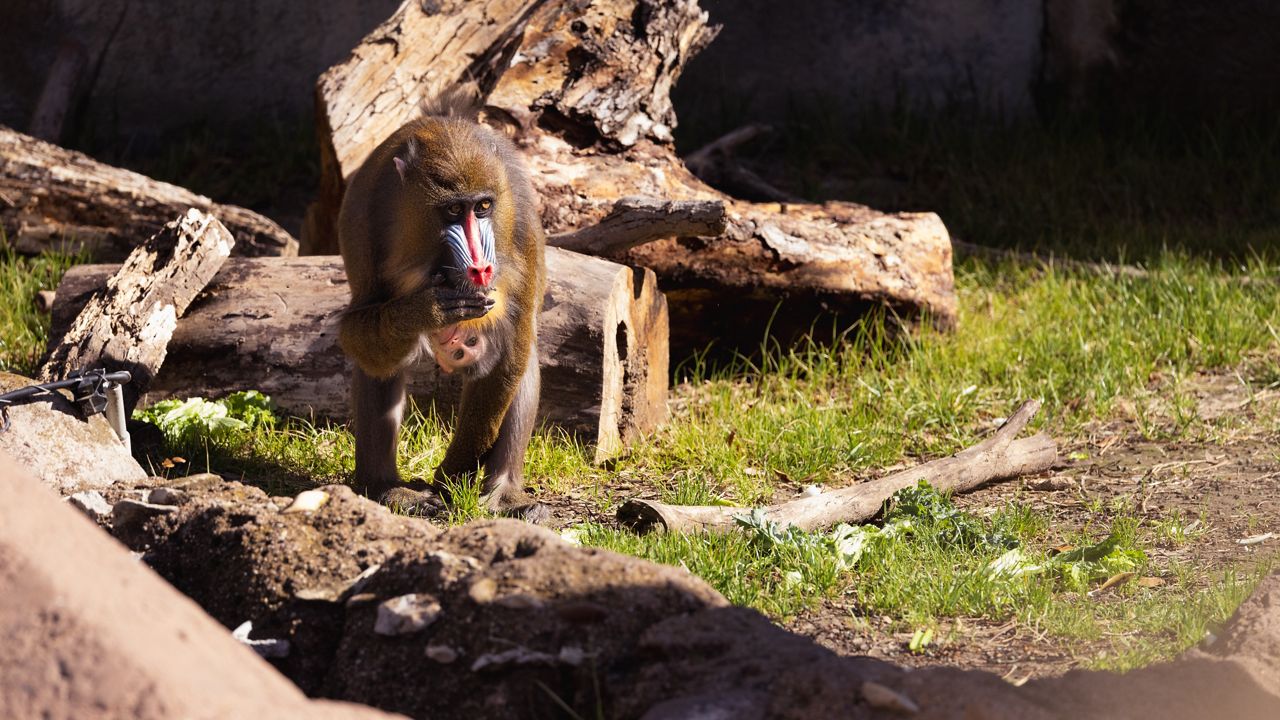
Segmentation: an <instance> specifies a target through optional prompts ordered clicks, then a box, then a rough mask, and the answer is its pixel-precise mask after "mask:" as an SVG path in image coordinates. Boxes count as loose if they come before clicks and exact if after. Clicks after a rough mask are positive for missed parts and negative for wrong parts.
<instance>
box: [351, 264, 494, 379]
mask: <svg viewBox="0 0 1280 720" xmlns="http://www.w3.org/2000/svg"><path fill="white" fill-rule="evenodd" d="M493 304H494V300H493V298H491V297H487V296H486V295H483V294H480V293H477V292H474V291H470V290H456V289H454V288H452V287H449V286H448V281H447V279H444V278H443V276H439V277H436V278H433V281H432V283H431V284H429V285H427V286H426V287H423V288H420V289H418V290H416V291H414V292H411V293H409V294H407V295H404V296H401V297H394V298H392V299H390V300H387V301H384V302H374V303H363V304H355V303H353V304H352V306H351V308H350V309H348V310H347V311H346V312H344V313H343V314H342V318H341V320H340V321H339V325H338V344H339V345H341V346H342V349H343V351H344V352H346V353H347V355H348V356H349V357H350V358H351V359H352V360H354V361H355V363H356V365H359V366H360V369H361V370H364V372H365V373H367V374H368V375H369V376H370V377H374V378H387V377H390V376H391V375H393V374H395V372H396V371H397V370H400V369H401V368H403V367H404V366H405V364H406V363H407V362H409V361H411V360H413V359H414V357H416V355H417V350H418V348H419V346H420V344H421V338H422V335H423V333H425V332H428V331H430V330H436V329H439V328H442V327H444V326H446V325H451V324H454V323H458V322H462V321H463V320H472V319H474V318H478V317H482V316H483V315H484V314H485V313H486V312H488V311H489V309H490V308H492V307H493Z"/></svg>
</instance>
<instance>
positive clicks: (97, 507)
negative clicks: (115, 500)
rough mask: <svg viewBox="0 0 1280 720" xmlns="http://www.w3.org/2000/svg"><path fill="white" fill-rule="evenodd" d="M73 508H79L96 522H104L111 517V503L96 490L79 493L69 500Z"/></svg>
mask: <svg viewBox="0 0 1280 720" xmlns="http://www.w3.org/2000/svg"><path fill="white" fill-rule="evenodd" d="M67 502H68V503H70V504H71V506H72V507H75V508H78V509H79V510H80V511H81V512H83V513H84V514H85V515H88V516H89V519H90V520H93V521H94V522H103V521H104V520H106V519H108V518H110V517H111V503H109V502H107V500H106V498H104V497H102V493H99V492H98V491H96V490H90V491H88V492H78V493H76V494H75V495H72V496H71V497H69V498H67Z"/></svg>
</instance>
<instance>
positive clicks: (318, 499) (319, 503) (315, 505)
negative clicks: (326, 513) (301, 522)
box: [280, 490, 329, 513]
mask: <svg viewBox="0 0 1280 720" xmlns="http://www.w3.org/2000/svg"><path fill="white" fill-rule="evenodd" d="M327 502H329V493H327V492H325V491H323V490H304V491H302V492H300V493H298V496H297V497H295V498H294V499H293V502H292V503H290V504H289V507H287V508H285V509H283V510H281V511H280V512H282V513H305V512H315V511H316V510H319V509H320V508H322V507H324V504H325V503H327Z"/></svg>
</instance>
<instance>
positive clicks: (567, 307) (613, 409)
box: [51, 248, 668, 460]
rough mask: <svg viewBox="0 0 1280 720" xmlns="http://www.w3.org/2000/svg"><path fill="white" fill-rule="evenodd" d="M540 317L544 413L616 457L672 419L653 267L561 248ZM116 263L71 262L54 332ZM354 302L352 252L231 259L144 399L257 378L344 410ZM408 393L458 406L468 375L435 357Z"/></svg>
mask: <svg viewBox="0 0 1280 720" xmlns="http://www.w3.org/2000/svg"><path fill="white" fill-rule="evenodd" d="M547 266H548V270H549V273H548V274H549V277H550V281H549V283H548V288H547V293H546V296H545V298H544V302H543V309H542V314H541V316H540V318H539V325H538V354H539V359H540V361H541V365H542V400H541V406H540V416H541V418H542V419H544V420H546V421H549V422H551V423H553V424H555V425H557V426H559V427H562V428H565V429H567V430H569V431H570V432H572V433H574V434H575V435H576V436H578V437H579V438H581V439H583V440H585V441H586V442H588V443H590V444H591V445H593V446H594V448H595V450H594V451H595V457H596V459H597V460H603V459H606V458H608V457H611V456H613V455H615V454H617V453H618V452H619V451H621V450H622V449H623V448H624V447H625V446H627V445H628V444H629V443H631V442H632V441H633V440H635V439H636V438H637V437H639V436H640V435H642V434H643V433H645V432H648V431H649V430H652V429H653V428H655V427H657V426H658V425H659V424H661V423H662V422H663V421H664V420H665V419H666V413H667V404H666V400H667V373H668V370H667V362H668V359H667V355H668V348H667V308H666V299H665V298H664V297H663V295H662V293H660V292H658V289H657V281H656V279H655V278H654V275H653V273H652V272H649V271H644V270H636V269H634V268H628V267H624V266H622V265H619V264H617V263H614V262H610V261H608V260H602V259H599V258H593V257H588V256H585V255H579V254H577V253H571V252H568V251H564V250H557V249H555V248H549V249H548V250H547ZM113 271H114V268H113V267H111V266H103V265H90V266H79V267H75V268H72V269H71V270H70V271H68V272H67V274H66V276H65V277H64V278H63V280H62V284H61V285H59V286H58V295H57V299H56V301H55V303H54V310H53V319H52V325H53V328H52V331H51V335H52V336H54V337H57V336H58V334H59V332H60V331H61V330H63V329H65V328H66V327H67V324H68V323H69V322H70V319H71V318H72V317H74V315H75V313H76V312H77V311H78V309H79V307H80V306H82V305H83V304H84V303H85V301H86V300H87V298H88V297H89V296H91V295H92V294H93V293H94V292H95V291H96V290H97V289H99V288H101V287H102V285H103V283H104V282H105V281H106V278H107V277H108V276H110V274H111V273H112V272H113ZM348 300H349V295H348V291H347V283H346V274H345V272H344V271H343V268H342V261H341V259H340V258H337V257H332V256H316V257H306V258H288V259H286V258H254V259H248V258H246V259H240V258H236V259H232V260H231V261H229V262H227V264H226V265H225V266H224V267H223V269H222V271H221V272H220V273H219V274H218V275H217V276H216V277H215V278H214V279H213V281H212V282H211V283H210V284H209V286H208V287H207V288H206V290H205V291H204V293H202V294H201V295H200V296H199V297H198V298H197V299H196V301H195V303H193V304H192V306H191V308H190V309H189V310H188V312H187V314H186V316H185V317H184V318H183V320H182V322H180V323H178V327H177V331H176V332H175V333H174V337H173V340H172V341H171V342H170V344H169V357H168V362H166V363H165V365H164V368H163V369H162V371H161V372H160V373H159V375H158V376H157V377H156V379H155V382H154V383H153V384H152V386H151V392H150V393H149V394H148V395H147V397H146V398H145V400H146V401H147V402H152V401H155V400H160V399H163V398H165V397H175V396H176V397H187V396H192V395H202V396H205V397H219V396H222V395H226V394H228V393H231V392H235V391H237V390H248V389H256V390H261V391H262V392H264V393H266V394H267V395H270V396H271V397H272V399H273V400H275V401H276V403H277V404H278V405H279V406H280V407H281V409H283V410H284V411H286V412H288V413H291V414H295V415H301V416H304V417H305V416H308V415H311V414H314V415H319V416H323V417H328V418H331V419H334V420H339V421H343V420H346V419H347V417H348V402H347V401H348V395H347V392H348V386H349V380H348V378H349V374H350V369H351V366H350V363H349V362H348V361H347V359H346V357H345V356H344V355H343V354H342V351H341V349H340V348H339V347H338V344H337V332H336V330H337V327H336V322H337V318H338V315H339V314H340V313H341V312H342V311H343V309H344V308H345V307H346V305H347V302H348ZM409 383H410V395H411V396H412V397H413V398H414V400H415V401H416V402H417V403H418V404H419V405H420V406H421V407H423V408H426V407H428V406H430V404H431V403H433V402H434V403H436V406H437V407H438V408H439V409H441V410H443V411H445V412H448V411H449V410H451V409H452V408H453V407H454V406H455V403H456V402H457V397H458V392H459V389H460V388H459V384H458V381H457V376H456V375H445V374H443V373H440V372H439V371H438V369H437V367H436V365H435V363H434V362H432V361H431V359H430V358H427V357H424V358H423V359H422V360H421V361H420V362H419V363H418V364H417V365H416V367H415V368H414V369H413V370H412V371H411V374H410V378H409Z"/></svg>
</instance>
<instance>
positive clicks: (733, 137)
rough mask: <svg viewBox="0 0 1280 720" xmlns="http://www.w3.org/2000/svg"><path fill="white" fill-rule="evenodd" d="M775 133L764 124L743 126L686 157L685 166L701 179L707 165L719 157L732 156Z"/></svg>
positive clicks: (770, 127)
mask: <svg viewBox="0 0 1280 720" xmlns="http://www.w3.org/2000/svg"><path fill="white" fill-rule="evenodd" d="M771 132H773V127H772V126H769V125H765V124H763V123H751V124H749V125H743V126H742V127H740V128H738V129H737V130H731V131H729V132H727V133H725V134H724V135H721V136H720V137H718V138H716V139H715V140H712V141H711V142H709V143H707V144H706V145H703V146H702V147H700V148H698V149H697V150H694V151H693V152H691V153H689V154H688V155H685V156H684V164H685V166H686V167H688V168H689V169H690V170H692V171H693V174H694V175H698V176H699V177H701V175H702V171H703V170H704V169H705V168H706V166H707V164H709V163H712V162H715V156H717V155H730V154H732V153H733V151H734V150H736V149H737V148H738V146H739V145H742V144H744V143H748V142H750V141H752V140H754V139H756V138H758V137H760V136H761V135H767V134H769V133H771Z"/></svg>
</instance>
